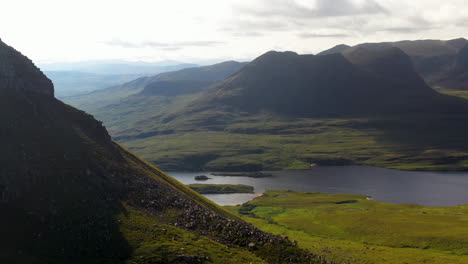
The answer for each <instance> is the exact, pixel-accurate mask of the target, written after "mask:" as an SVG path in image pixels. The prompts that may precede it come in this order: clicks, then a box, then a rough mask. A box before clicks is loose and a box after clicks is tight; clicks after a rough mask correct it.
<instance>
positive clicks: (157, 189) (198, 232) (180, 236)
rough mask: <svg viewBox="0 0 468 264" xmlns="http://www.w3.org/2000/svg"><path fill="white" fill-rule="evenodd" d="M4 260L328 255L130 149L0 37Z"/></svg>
mask: <svg viewBox="0 0 468 264" xmlns="http://www.w3.org/2000/svg"><path fill="white" fill-rule="evenodd" d="M0 94H1V96H0V107H1V109H2V111H0V121H1V123H2V129H1V130H0V140H1V146H2V150H1V151H0V210H1V212H2V217H1V218H0V223H1V225H0V232H1V234H2V236H0V245H1V248H0V252H1V256H0V259H1V261H2V263H20V264H22V263H34V264H36V263H37V264H42V263H44V264H45V263H48V264H55V263H57V264H58V263H83V264H94V263H122V264H123V263H204V262H207V261H208V262H213V263H231V264H234V263H243V262H247V263H323V262H322V261H319V260H318V259H317V258H315V256H313V255H311V254H309V253H308V252H306V251H305V250H302V249H300V248H298V247H297V246H296V245H295V244H294V243H292V242H291V241H289V240H287V239H285V238H283V237H280V236H275V235H272V234H269V233H265V232H262V231H259V230H258V229H256V228H255V227H253V225H251V224H248V223H246V222H244V221H242V220H240V219H239V218H238V217H236V216H234V215H231V214H230V213H228V212H227V211H225V210H224V209H222V208H220V207H218V206H217V205H215V204H213V203H211V202H209V201H208V200H207V199H205V198H203V197H202V196H200V195H199V194H197V193H195V192H193V191H192V190H190V189H189V188H187V187H185V186H184V185H182V184H180V183H179V182H177V181H175V180H174V179H172V178H171V177H170V176H168V175H167V174H165V173H163V172H162V171H160V170H159V169H157V168H156V167H153V166H151V165H150V164H148V163H146V162H145V161H143V160H141V159H140V158H138V157H137V156H135V155H134V154H132V153H130V152H128V151H127V150H125V149H124V148H122V147H121V146H120V145H119V144H117V143H116V142H114V141H113V140H112V139H111V137H110V136H109V135H108V133H107V131H106V129H105V128H104V127H103V126H102V124H101V123H100V122H98V121H96V120H95V119H94V118H93V117H92V116H90V115H88V114H86V113H84V112H82V111H80V110H77V109H75V108H73V107H70V106H68V105H65V104H63V103H62V102H60V101H59V100H57V99H55V98H54V88H53V85H52V82H51V81H50V80H49V79H48V78H47V77H46V76H45V75H44V74H43V73H42V72H41V71H40V70H39V69H38V68H36V67H35V66H34V64H33V63H32V62H31V61H30V60H29V59H28V58H27V57H25V56H23V55H21V54H20V53H19V52H17V51H16V50H14V49H13V48H11V47H9V46H7V45H6V44H4V43H3V42H1V41H0Z"/></svg>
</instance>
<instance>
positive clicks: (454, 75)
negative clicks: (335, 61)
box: [319, 38, 468, 90]
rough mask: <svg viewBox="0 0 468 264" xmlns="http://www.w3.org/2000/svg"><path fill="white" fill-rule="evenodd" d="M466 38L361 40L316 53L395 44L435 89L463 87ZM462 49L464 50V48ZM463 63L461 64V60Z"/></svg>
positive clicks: (344, 51)
mask: <svg viewBox="0 0 468 264" xmlns="http://www.w3.org/2000/svg"><path fill="white" fill-rule="evenodd" d="M467 45H468V40H466V39H464V38H458V39H452V40H447V41H444V40H416V41H398V42H382V43H363V44H359V45H356V46H354V47H350V46H347V45H343V44H341V45H338V46H336V47H333V48H331V49H329V50H326V51H323V52H321V53H319V55H326V54H332V53H344V54H346V53H348V52H353V50H355V49H360V48H364V49H367V50H381V49H387V48H390V47H397V48H400V49H401V50H403V51H404V52H405V53H406V54H408V55H409V56H410V58H411V60H412V61H413V64H414V65H415V69H416V71H417V72H418V73H419V74H420V75H421V76H422V77H423V78H424V80H425V81H426V82H427V83H428V84H429V85H430V86H431V87H433V88H435V89H451V90H466V89H468V85H467V84H466V82H465V80H466V74H468V72H467V70H468V69H466V68H463V69H461V68H460V66H459V65H460V63H461V61H465V63H466V59H467V58H466V57H465V56H464V55H463V53H465V52H466V47H467ZM464 48H465V52H464V51H463V50H464ZM462 64H463V63H462Z"/></svg>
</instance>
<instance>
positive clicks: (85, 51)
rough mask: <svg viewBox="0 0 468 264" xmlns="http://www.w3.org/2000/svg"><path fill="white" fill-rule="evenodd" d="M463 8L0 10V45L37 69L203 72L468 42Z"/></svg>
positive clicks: (114, 0) (44, 1) (430, 3)
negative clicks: (369, 49)
mask: <svg viewBox="0 0 468 264" xmlns="http://www.w3.org/2000/svg"><path fill="white" fill-rule="evenodd" d="M466 2H467V0H445V1H441V0H411V1H410V0H41V1H37V0H2V4H1V9H0V39H2V41H4V42H5V43H7V44H9V45H11V46H13V47H15V48H16V49H17V50H19V51H21V52H22V53H23V54H25V55H27V56H28V57H29V58H30V59H32V60H33V61H35V62H36V63H49V62H76V61H89V60H131V61H148V62H157V61H164V60H176V61H182V62H192V63H203V62H208V61H223V60H251V59H254V58H255V57H257V56H259V55H261V54H263V53H265V52H267V51H269V50H278V51H283V50H292V51H296V52H298V53H302V54H303V53H317V52H320V51H322V50H325V49H327V48H330V47H332V46H334V45H337V44H341V43H344V44H348V45H354V44H358V43H363V42H383V41H397V40H404V39H410V40H416V39H452V38H458V37H468V36H467V35H468V34H467V31H466V28H467V27H468V5H467V4H466Z"/></svg>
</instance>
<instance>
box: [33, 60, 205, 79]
mask: <svg viewBox="0 0 468 264" xmlns="http://www.w3.org/2000/svg"><path fill="white" fill-rule="evenodd" d="M195 66H197V65H196V64H192V63H182V62H177V61H162V62H139V61H120V60H103V61H84V62H69V63H43V64H39V67H40V68H41V69H42V70H43V71H68V72H69V71H71V72H85V73H94V74H103V75H121V74H124V75H130V74H137V75H152V74H157V73H161V72H167V71H176V70H179V69H183V68H188V67H195Z"/></svg>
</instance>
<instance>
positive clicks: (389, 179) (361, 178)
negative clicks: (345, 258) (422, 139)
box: [169, 166, 468, 206]
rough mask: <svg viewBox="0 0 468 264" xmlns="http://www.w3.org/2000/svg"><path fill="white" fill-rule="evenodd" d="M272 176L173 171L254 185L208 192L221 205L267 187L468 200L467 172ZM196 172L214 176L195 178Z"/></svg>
mask: <svg viewBox="0 0 468 264" xmlns="http://www.w3.org/2000/svg"><path fill="white" fill-rule="evenodd" d="M271 173H272V174H273V177H268V178H248V177H224V176H213V175H211V174H210V173H209V172H196V173H192V172H170V173H169V174H170V175H171V176H173V177H174V178H176V179H177V180H179V181H180V182H182V183H184V184H190V183H231V184H247V185H251V186H254V187H255V194H209V195H205V196H206V197H207V198H209V199H210V200H212V201H214V202H216V203H218V204H220V205H236V204H241V203H244V202H247V201H249V200H251V199H253V198H254V197H255V196H257V195H259V194H260V193H262V192H264V191H265V190H293V191H314V192H324V193H332V194H334V193H353V194H364V195H369V196H372V198H373V199H374V200H376V201H382V202H389V203H407V204H421V205H427V206H453V205H460V204H468V172H415V171H399V170H390V169H382V168H375V167H366V166H337V167H316V168H313V169H310V170H306V171H274V172H271ZM196 175H207V176H209V177H211V178H212V179H210V180H207V181H195V179H194V177H195V176H196Z"/></svg>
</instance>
